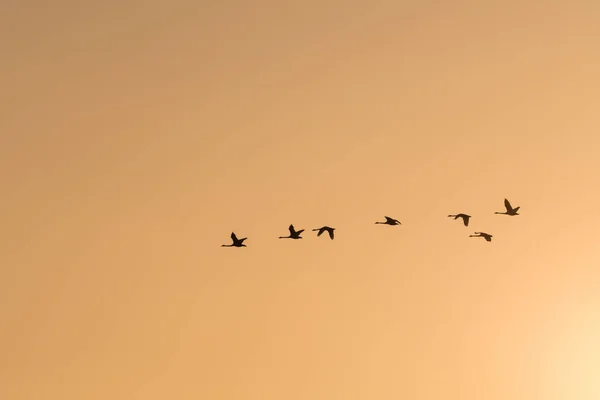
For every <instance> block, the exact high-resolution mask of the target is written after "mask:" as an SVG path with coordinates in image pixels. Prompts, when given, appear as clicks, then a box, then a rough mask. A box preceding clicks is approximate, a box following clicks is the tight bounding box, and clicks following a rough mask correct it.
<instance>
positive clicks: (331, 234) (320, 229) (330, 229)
mask: <svg viewBox="0 0 600 400" xmlns="http://www.w3.org/2000/svg"><path fill="white" fill-rule="evenodd" d="M315 231H319V233H317V236H321V235H322V234H323V232H325V231H327V233H329V237H330V238H331V240H333V231H335V228H330V227H328V226H324V227H322V228H318V229H313V232H315Z"/></svg>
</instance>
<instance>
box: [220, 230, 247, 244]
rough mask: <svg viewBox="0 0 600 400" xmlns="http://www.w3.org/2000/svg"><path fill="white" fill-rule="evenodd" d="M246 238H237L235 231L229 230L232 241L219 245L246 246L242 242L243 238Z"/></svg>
mask: <svg viewBox="0 0 600 400" xmlns="http://www.w3.org/2000/svg"><path fill="white" fill-rule="evenodd" d="M246 239H248V238H241V239H238V238H237V236H235V233H233V232H231V241H232V242H233V243H231V244H222V245H221V247H248V246H246V245H245V244H244V240H246Z"/></svg>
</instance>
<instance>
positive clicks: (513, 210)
mask: <svg viewBox="0 0 600 400" xmlns="http://www.w3.org/2000/svg"><path fill="white" fill-rule="evenodd" d="M504 207H506V211H505V212H499V211H496V212H495V213H494V214H506V215H519V213H518V212H517V211H519V208H521V207H515V208H512V206H511V205H510V202H509V201H508V199H504Z"/></svg>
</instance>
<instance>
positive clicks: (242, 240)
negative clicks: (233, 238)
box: [240, 238, 248, 244]
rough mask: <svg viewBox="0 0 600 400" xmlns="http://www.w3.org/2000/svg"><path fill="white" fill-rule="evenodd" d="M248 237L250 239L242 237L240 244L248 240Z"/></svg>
mask: <svg viewBox="0 0 600 400" xmlns="http://www.w3.org/2000/svg"><path fill="white" fill-rule="evenodd" d="M246 239H248V238H241V239H240V244H242V243H244V240H246Z"/></svg>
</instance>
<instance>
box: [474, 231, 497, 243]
mask: <svg viewBox="0 0 600 400" xmlns="http://www.w3.org/2000/svg"><path fill="white" fill-rule="evenodd" d="M469 237H482V238H485V240H486V241H487V242H491V241H492V235H490V234H489V233H485V232H475V234H474V235H469Z"/></svg>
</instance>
